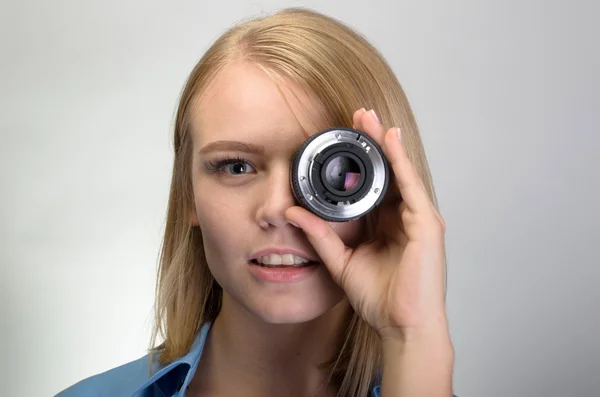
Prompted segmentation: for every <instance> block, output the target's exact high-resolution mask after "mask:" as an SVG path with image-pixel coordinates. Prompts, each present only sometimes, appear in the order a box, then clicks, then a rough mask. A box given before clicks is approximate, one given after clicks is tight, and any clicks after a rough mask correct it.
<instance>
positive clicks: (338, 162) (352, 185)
mask: <svg viewBox="0 0 600 397" xmlns="http://www.w3.org/2000/svg"><path fill="white" fill-rule="evenodd" d="M325 178H326V179H325V182H326V183H327V185H329V186H331V187H332V188H334V189H336V190H339V191H342V192H349V191H352V190H354V189H356V188H357V187H358V184H359V182H360V167H359V166H358V164H357V163H356V161H355V160H354V159H352V158H350V157H347V156H344V155H341V156H338V157H335V158H333V159H332V160H331V161H330V162H329V163H328V164H327V168H326V169H325Z"/></svg>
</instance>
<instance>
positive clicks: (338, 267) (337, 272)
mask: <svg viewBox="0 0 600 397" xmlns="http://www.w3.org/2000/svg"><path fill="white" fill-rule="evenodd" d="M285 217H286V218H287V220H288V221H289V222H293V223H295V224H296V225H298V227H299V228H300V229H302V231H303V232H304V234H306V237H307V238H308V241H309V242H310V243H311V245H312V246H313V248H314V249H315V251H317V255H319V257H320V258H321V260H322V261H323V264H324V265H325V267H327V270H329V273H331V276H332V277H333V279H334V280H335V282H336V283H338V284H339V285H340V286H342V283H341V281H342V279H343V274H344V272H345V269H346V264H347V263H348V261H349V259H350V256H351V253H352V249H351V248H348V247H346V245H345V244H344V242H343V241H342V239H341V238H340V237H339V236H338V235H337V233H336V232H335V230H333V228H332V227H331V226H330V225H329V223H327V222H326V221H324V220H323V219H321V218H319V217H318V216H316V215H315V214H313V213H311V212H310V211H308V210H306V209H305V208H302V207H298V206H296V207H292V208H289V209H288V210H287V211H286V212H285ZM342 287H343V286H342Z"/></svg>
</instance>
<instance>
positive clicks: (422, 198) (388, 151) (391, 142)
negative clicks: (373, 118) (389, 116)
mask: <svg viewBox="0 0 600 397" xmlns="http://www.w3.org/2000/svg"><path fill="white" fill-rule="evenodd" d="M398 131H399V128H390V129H389V130H388V131H387V133H386V134H385V137H384V141H385V143H384V145H383V146H382V149H383V151H384V153H385V155H386V157H387V158H388V161H389V163H390V165H391V166H392V169H393V171H394V175H395V179H396V186H397V188H398V190H399V191H400V194H401V195H402V199H403V201H404V202H405V203H406V206H407V208H408V209H409V210H410V211H411V212H414V213H429V212H432V209H433V203H432V202H431V200H430V198H429V195H428V194H427V191H426V190H425V187H424V185H423V182H422V181H421V178H420V177H419V174H418V173H417V170H416V169H415V167H414V166H413V164H412V162H411V161H410V159H409V158H408V154H407V153H406V149H405V148H404V145H402V143H401V140H400V139H399V138H398Z"/></svg>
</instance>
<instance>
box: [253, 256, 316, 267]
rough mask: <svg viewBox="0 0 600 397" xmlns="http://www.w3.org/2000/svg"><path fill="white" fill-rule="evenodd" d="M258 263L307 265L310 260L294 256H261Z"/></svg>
mask: <svg viewBox="0 0 600 397" xmlns="http://www.w3.org/2000/svg"><path fill="white" fill-rule="evenodd" d="M256 261H257V262H259V263H262V264H263V265H299V264H302V263H307V262H308V259H305V258H302V257H301V256H296V255H293V254H284V255H277V254H270V255H265V256H261V257H260V258H257V259H256Z"/></svg>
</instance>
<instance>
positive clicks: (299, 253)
mask: <svg viewBox="0 0 600 397" xmlns="http://www.w3.org/2000/svg"><path fill="white" fill-rule="evenodd" d="M330 127H352V128H354V129H357V130H359V131H362V132H364V133H365V134H367V135H368V136H370V137H371V138H372V139H374V140H375V141H376V142H377V143H378V145H379V146H380V147H381V149H382V150H383V152H384V154H385V157H386V158H387V160H388V164H389V166H390V167H389V168H390V174H391V175H390V181H389V187H388V190H387V192H386V194H385V197H384V199H383V201H382V202H381V203H380V204H379V205H378V206H377V207H376V208H375V209H374V210H373V211H371V212H369V213H368V214H367V215H365V216H363V217H362V218H359V219H357V220H353V221H349V222H327V221H325V220H323V219H321V218H320V217H318V216H316V215H315V214H313V213H311V212H309V211H307V210H306V209H304V208H302V207H301V206H299V205H298V203H297V202H296V201H295V199H294V195H293V193H292V190H291V188H290V172H289V169H290V161H291V158H292V156H293V154H294V152H295V151H296V149H297V148H298V147H299V146H300V145H301V144H302V143H303V142H304V141H305V140H306V139H307V138H308V137H310V136H311V135H312V134H315V133H318V132H319V131H322V130H324V129H326V128H330ZM174 146H175V158H174V166H173V178H172V183H171V192H170V198H169V207H168V217H167V223H166V231H165V236H164V244H163V248H162V255H161V260H160V267H159V275H158V276H159V277H158V283H157V300H156V329H155V332H154V334H153V337H152V342H151V345H152V346H153V347H152V349H151V352H150V354H148V356H147V357H143V358H141V359H139V360H137V361H133V362H131V363H128V364H125V365H123V366H121V367H118V368H114V369H112V370H110V371H108V372H105V373H103V374H99V375H96V376H93V377H91V378H88V379H85V380H83V381H81V382H79V383H77V384H76V385H74V386H72V387H70V388H69V389H67V390H65V391H64V392H62V393H61V394H59V396H61V397H67V396H69V397H70V396H84V395H85V396H187V397H196V396H211V397H212V396H228V397H237V396H291V397H293V396H308V397H315V396H345V397H354V396H383V397H400V396H402V397H417V396H419V397H421V396H423V397H424V396H427V397H434V396H439V397H442V396H444V397H450V396H451V395H452V368H453V360H454V356H453V348H452V343H451V341H450V337H449V332H448V322H447V317H446V311H445V249H444V232H445V224H444V220H443V219H442V217H441V216H440V214H439V212H438V210H437V203H436V199H435V193H434V189H433V186H432V181H431V176H430V172H429V168H428V165H427V161H426V156H425V153H424V149H423V146H422V143H421V139H420V137H419V133H418V130H417V126H416V123H415V120H414V117H413V114H412V112H411V109H410V106H409V104H408V102H407V99H406V97H405V95H404V92H403V91H402V88H401V86H400V84H399V83H398V81H397V79H396V77H395V76H394V74H393V72H392V71H391V69H390V67H389V66H388V65H387V64H386V62H385V60H384V59H383V57H382V56H381V55H380V54H379V53H378V52H377V51H376V50H375V49H374V48H373V47H372V46H371V45H370V44H369V43H368V42H367V41H366V40H365V39H364V38H362V37H361V36H360V35H359V34H357V33H356V32H354V31H353V30H352V29H350V28H348V27H347V26H345V25H344V24H342V23H340V22H339V21H336V20H334V19H332V18H329V17H327V16H324V15H322V14H319V13H316V12H313V11H310V10H303V9H287V10H283V11H280V12H278V13H275V14H272V15H270V16H268V17H265V18H261V19H255V20H251V21H248V22H244V23H242V24H239V25H237V26H235V27H233V28H232V29H230V30H229V31H227V32H226V33H224V34H223V35H222V36H221V37H220V38H219V39H218V40H217V41H216V42H215V43H214V45H212V46H211V48H210V49H209V50H208V51H207V52H206V54H205V55H204V56H203V57H202V59H201V60H200V61H199V62H198V64H197V65H196V66H195V68H194V69H193V71H192V72H191V74H190V76H189V80H188V82H187V84H186V86H185V89H184V91H183V93H182V97H181V101H180V104H179V109H178V113H177V120H176V124H175V135H174ZM306 261H309V262H310V263H309V264H308V266H306V265H303V266H301V267H300V266H291V264H292V263H296V264H298V263H299V262H306ZM274 264H281V265H282V266H281V267H272V265H274ZM266 265H271V267H269V266H266ZM283 265H290V266H287V267H286V266H283ZM159 337H160V338H161V339H163V342H162V343H161V344H160V345H158V346H155V345H156V340H157V338H159Z"/></svg>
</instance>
